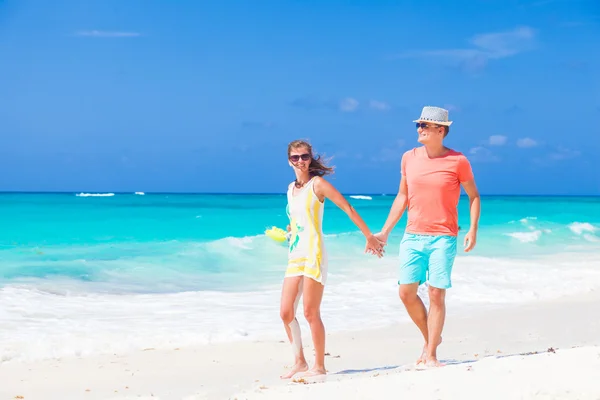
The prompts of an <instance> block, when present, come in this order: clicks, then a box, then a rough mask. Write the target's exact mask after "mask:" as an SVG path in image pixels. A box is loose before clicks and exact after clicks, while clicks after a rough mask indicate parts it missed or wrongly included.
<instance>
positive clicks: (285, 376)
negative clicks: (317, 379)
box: [280, 362, 308, 379]
mask: <svg viewBox="0 0 600 400" xmlns="http://www.w3.org/2000/svg"><path fill="white" fill-rule="evenodd" d="M306 370H308V364H307V363H306V362H303V363H297V364H295V365H294V366H293V367H292V369H291V370H290V372H288V373H287V374H283V375H281V376H280V378H281V379H290V378H291V377H292V376H294V375H296V374H297V373H298V372H304V371H306Z"/></svg>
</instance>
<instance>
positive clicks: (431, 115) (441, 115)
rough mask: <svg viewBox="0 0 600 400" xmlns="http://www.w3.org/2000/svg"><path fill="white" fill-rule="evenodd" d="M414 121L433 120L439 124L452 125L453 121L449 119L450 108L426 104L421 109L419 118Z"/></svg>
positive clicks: (432, 121)
mask: <svg viewBox="0 0 600 400" xmlns="http://www.w3.org/2000/svg"><path fill="white" fill-rule="evenodd" d="M413 122H431V123H434V124H437V125H444V126H450V125H452V121H448V110H446V109H444V108H440V107H432V106H425V107H423V110H422V111H421V116H420V117H419V119H416V120H414V121H413Z"/></svg>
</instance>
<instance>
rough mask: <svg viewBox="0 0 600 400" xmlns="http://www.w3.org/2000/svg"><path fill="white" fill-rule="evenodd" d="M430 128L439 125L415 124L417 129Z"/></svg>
mask: <svg viewBox="0 0 600 400" xmlns="http://www.w3.org/2000/svg"><path fill="white" fill-rule="evenodd" d="M430 126H432V127H439V125H432V124H427V123H425V122H417V129H419V128H423V129H427V128H429V127H430Z"/></svg>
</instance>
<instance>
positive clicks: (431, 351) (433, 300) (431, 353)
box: [427, 286, 446, 367]
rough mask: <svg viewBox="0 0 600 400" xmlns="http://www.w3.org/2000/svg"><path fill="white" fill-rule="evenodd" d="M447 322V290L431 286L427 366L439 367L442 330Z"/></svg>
mask: <svg viewBox="0 0 600 400" xmlns="http://www.w3.org/2000/svg"><path fill="white" fill-rule="evenodd" d="M445 320H446V289H438V288H434V287H432V286H429V318H428V320H427V326H428V327H429V340H428V343H429V344H428V346H427V365H429V366H435V367H439V366H441V365H442V364H441V363H440V362H439V361H438V359H437V348H438V346H439V345H440V343H441V342H442V330H443V329H444V322H445Z"/></svg>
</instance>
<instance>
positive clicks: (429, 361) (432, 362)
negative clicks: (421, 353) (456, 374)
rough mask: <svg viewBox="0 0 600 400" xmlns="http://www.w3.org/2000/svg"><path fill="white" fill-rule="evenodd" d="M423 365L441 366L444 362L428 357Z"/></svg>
mask: <svg viewBox="0 0 600 400" xmlns="http://www.w3.org/2000/svg"><path fill="white" fill-rule="evenodd" d="M425 365H426V366H428V367H443V366H444V365H446V364H444V363H441V362H439V361H438V359H437V358H435V357H428V358H427V361H426V362H425Z"/></svg>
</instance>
